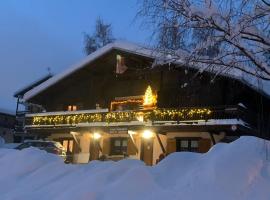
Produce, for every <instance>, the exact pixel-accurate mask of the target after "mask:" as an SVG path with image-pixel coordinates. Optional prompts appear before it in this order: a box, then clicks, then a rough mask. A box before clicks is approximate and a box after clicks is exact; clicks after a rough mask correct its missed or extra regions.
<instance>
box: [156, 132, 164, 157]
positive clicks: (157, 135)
mask: <svg viewBox="0 0 270 200" xmlns="http://www.w3.org/2000/svg"><path fill="white" fill-rule="evenodd" d="M156 137H157V139H158V143H159V146H160V148H161V150H162V153H164V154H165V153H166V150H165V148H164V145H163V144H162V141H161V139H160V137H159V134H158V133H156Z"/></svg>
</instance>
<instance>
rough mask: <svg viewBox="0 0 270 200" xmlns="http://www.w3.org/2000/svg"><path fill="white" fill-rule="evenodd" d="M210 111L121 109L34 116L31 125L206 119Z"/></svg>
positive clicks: (203, 109)
mask: <svg viewBox="0 0 270 200" xmlns="http://www.w3.org/2000/svg"><path fill="white" fill-rule="evenodd" d="M211 113H212V111H211V110H210V109H207V108H192V109H188V108H183V109H155V110H151V111H147V112H142V111H126V112H125V111H123V112H108V113H91V114H76V115H54V116H36V117H33V118H32V120H31V125H38V126H39V125H64V124H67V125H68V124H78V123H93V122H107V123H112V122H130V121H140V122H142V121H181V120H191V119H193V120H200V119H205V120H207V119H208V117H209V116H210V115H211Z"/></svg>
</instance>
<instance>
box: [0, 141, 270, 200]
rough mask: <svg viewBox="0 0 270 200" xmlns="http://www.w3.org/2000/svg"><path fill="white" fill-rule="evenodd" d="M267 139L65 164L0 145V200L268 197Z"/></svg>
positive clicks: (41, 153) (266, 199) (37, 152)
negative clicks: (153, 157)
mask: <svg viewBox="0 0 270 200" xmlns="http://www.w3.org/2000/svg"><path fill="white" fill-rule="evenodd" d="M267 146H268V147H269V148H270V142H266V141H264V140H261V139H258V138H254V137H242V138H240V139H239V140H237V141H235V142H233V143H231V144H217V145H215V146H214V147H213V148H212V149H211V150H210V151H209V152H208V153H206V154H196V153H174V154H171V155H170V156H168V157H167V158H166V159H165V160H163V161H162V162H160V163H159V164H158V165H156V166H154V167H147V166H145V165H144V164H143V163H142V162H141V161H138V160H122V161H119V162H99V161H94V162H92V163H90V164H87V165H66V164H64V163H63V161H62V160H61V159H60V158H58V157H57V156H54V155H51V154H48V153H46V152H44V151H40V150H36V149H25V150H23V151H17V150H12V149H0V186H1V187H0V199H1V200H150V199H151V200H165V199H169V200H174V199H177V200H180V199H185V200H189V199H190V200H191V199H192V200H194V199H205V200H212V199H215V200H217V199H218V200H240V199H241V200H243V199H244V200H247V199H249V200H255V199H256V200H269V199H270V152H268V155H267V153H266V152H267V151H266V147H267Z"/></svg>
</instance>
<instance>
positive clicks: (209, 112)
mask: <svg viewBox="0 0 270 200" xmlns="http://www.w3.org/2000/svg"><path fill="white" fill-rule="evenodd" d="M117 55H121V57H123V58H124V59H125V65H126V67H127V70H126V71H125V72H124V73H123V74H116V73H115V71H116V57H117ZM153 61H154V60H153V58H151V57H150V56H146V55H141V54H139V55H138V54H136V53H134V52H131V51H127V50H126V51H125V50H123V49H117V48H113V49H110V50H108V51H107V52H105V53H103V54H102V55H101V56H98V57H97V58H95V59H94V60H92V61H91V62H90V63H86V64H84V65H83V66H81V67H79V68H78V69H77V70H74V71H73V72H72V73H70V74H69V75H68V76H65V77H63V78H62V79H61V80H60V81H56V82H55V83H54V84H52V85H50V86H48V87H47V88H46V89H43V90H42V91H41V92H39V93H37V94H35V95H33V96H31V98H28V99H27V100H26V101H27V102H31V103H33V104H38V105H41V106H42V107H43V108H44V111H45V112H42V113H32V114H29V115H27V116H26V126H25V128H26V130H27V131H28V135H32V136H35V137H37V138H47V139H52V140H59V141H60V140H61V137H62V138H65V137H68V138H70V139H72V140H74V143H73V145H74V148H73V154H74V155H75V154H76V156H77V157H76V156H74V160H76V159H77V161H74V162H88V161H89V160H96V159H113V160H117V159H121V158H123V157H131V158H136V159H141V160H143V161H145V163H146V164H148V165H152V164H155V163H156V162H157V161H158V160H159V159H161V158H162V157H163V156H164V155H167V154H169V153H172V152H175V151H182V150H191V151H197V152H201V153H204V152H207V151H208V150H209V148H210V147H211V146H212V145H213V144H215V143H216V142H219V141H222V140H223V141H225V140H226V141H229V140H231V139H233V138H237V137H239V136H241V135H255V136H261V137H265V138H269V125H268V124H269V123H268V119H269V113H270V112H269V111H270V109H269V105H270V104H269V98H268V97H267V96H265V95H262V94H260V93H259V92H257V91H256V90H254V89H252V88H250V87H249V86H248V85H246V84H244V83H242V82H241V81H239V80H236V79H233V78H230V77H228V76H221V75H220V76H218V77H216V78H215V79H213V77H214V76H215V75H213V74H211V73H210V72H204V73H202V74H198V71H197V70H196V69H191V68H185V67H183V66H181V67H179V66H177V65H174V64H167V65H162V66H157V67H155V68H152V67H151V66H152V63H153ZM49 81H50V80H49ZM45 84H46V82H45ZM148 86H151V88H152V90H153V93H154V94H155V95H157V104H156V106H155V108H152V109H144V108H143V105H141V104H140V101H139V99H140V97H143V96H144V95H145V90H146V88H147V87H148ZM129 99H130V100H129ZM114 101H115V102H119V101H123V102H124V103H125V102H127V103H128V102H129V103H130V102H132V101H136V103H138V104H134V105H135V106H134V105H132V106H126V107H125V106H124V107H123V106H120V108H121V109H122V110H117V111H116V110H115V109H113V110H112V106H111V105H112V102H114ZM137 101H138V102H137ZM259 103H260V104H259ZM260 105H263V109H262V106H260ZM120 108H119V109H120ZM127 109H131V110H127ZM139 115H142V116H141V117H142V118H144V120H140V119H139V118H138V116H139ZM146 129H149V130H151V132H152V135H151V137H149V138H144V135H143V134H144V131H145V130H146ZM262 130H264V131H262ZM96 132H98V133H99V134H100V138H94V137H93V135H94V133H96ZM72 133H76V134H75V135H74V134H72ZM133 133H134V134H133ZM76 145H77V146H78V147H75V146H76ZM76 148H77V149H76ZM113 152H120V153H119V155H114V154H115V153H113Z"/></svg>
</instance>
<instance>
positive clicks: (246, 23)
mask: <svg viewBox="0 0 270 200" xmlns="http://www.w3.org/2000/svg"><path fill="white" fill-rule="evenodd" d="M141 1H142V4H141V5H142V7H141V10H140V12H139V14H140V15H141V16H143V17H144V19H148V22H151V25H152V26H153V28H154V32H155V34H156V36H157V38H162V43H160V42H159V41H158V45H157V48H159V50H162V51H163V53H164V54H170V55H171V56H172V57H173V58H175V59H176V60H181V61H185V62H186V63H185V64H186V65H190V64H191V63H192V64H193V65H196V66H197V67H198V68H200V67H202V68H204V69H205V68H207V66H208V67H211V68H215V70H216V71H217V72H218V71H219V70H224V67H225V68H226V69H229V68H235V69H237V70H241V71H242V72H244V73H247V74H251V75H253V76H257V77H259V78H262V79H264V80H270V61H269V57H270V39H269V36H270V22H269V21H270V20H269V19H270V2H269V1H268V0H239V1H233V0H225V1H220V0H141ZM161 29H162V32H161V31H160V30H161ZM164 29H165V30H164ZM166 30H167V31H166ZM168 30H169V31H168ZM164 34H166V35H165V36H164ZM172 36H173V37H172ZM176 36H177V37H178V38H176ZM164 38H165V39H168V40H170V43H168V42H167V43H166V41H165V42H164ZM179 41H182V43H181V45H174V43H176V42H179ZM183 41H184V42H183ZM163 44H166V45H165V46H164V45H163ZM176 47H178V48H179V49H175V48H176ZM180 49H181V50H185V53H180V54H179V52H183V51H179V50H180ZM176 50H177V51H176ZM164 58H167V57H166V56H164ZM165 62H166V61H165Z"/></svg>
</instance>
